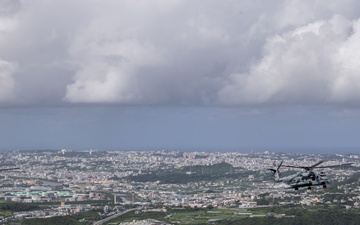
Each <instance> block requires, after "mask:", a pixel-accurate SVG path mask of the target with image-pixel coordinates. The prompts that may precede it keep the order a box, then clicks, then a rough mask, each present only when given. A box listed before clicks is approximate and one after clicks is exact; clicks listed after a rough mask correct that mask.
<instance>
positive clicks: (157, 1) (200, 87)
mask: <svg viewBox="0 0 360 225" xmlns="http://www.w3.org/2000/svg"><path fill="white" fill-rule="evenodd" d="M359 9H360V3H359V2H358V1H355V0H347V1H345V2H344V1H332V2H331V3H329V2H327V1H324V0H318V1H277V2H276V3H273V2H271V3H270V2H264V1H260V0H257V1H232V0H228V1H218V0H211V1H196V2H193V1H181V0H169V1H168V0H167V1H163V0H151V1H137V2H133V1H126V0H121V1H115V0H107V1H91V2H89V1H83V0H80V1H76V2H73V1H68V0H64V1H61V2H57V1H53V0H49V1H42V0H36V1H28V0H15V1H7V0H3V1H1V0H0V49H1V51H0V124H1V128H0V150H16V149H25V150H27V149H28V150H32V149H62V148H66V149H104V150H108V149H116V150H122V149H124V150H128V149H134V150H135V149H138V150H154V149H171V150H194V151H196V150H199V151H206V150H209V151H216V150H218V151H237V150H243V151H251V150H255V151H256V150H261V151H262V150H271V151H295V150H296V151H303V152H309V151H318V152H321V153H325V152H328V151H329V152H331V153H358V152H359V150H360V143H359V140H358V138H357V134H358V133H359V131H360V109H359V103H360V85H359V84H360V76H359V74H360V73H359V72H360V61H359V60H360V53H359V51H358V50H357V49H359V43H360V31H359V27H360V10H359Z"/></svg>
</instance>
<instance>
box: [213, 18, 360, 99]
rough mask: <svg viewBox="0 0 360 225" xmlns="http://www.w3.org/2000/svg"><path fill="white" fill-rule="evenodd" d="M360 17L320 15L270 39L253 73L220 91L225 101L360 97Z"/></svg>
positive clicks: (239, 75) (234, 79)
mask: <svg viewBox="0 0 360 225" xmlns="http://www.w3.org/2000/svg"><path fill="white" fill-rule="evenodd" d="M357 24H358V22H354V23H352V22H351V21H349V20H347V19H345V18H344V17H342V16H334V17H333V18H332V19H330V20H327V21H325V20H319V21H316V22H314V23H310V24H306V25H304V26H300V27H297V28H296V29H294V30H291V31H289V32H285V33H283V34H279V35H275V36H273V37H270V38H268V40H267V42H266V44H265V46H264V50H263V55H262V57H261V59H260V60H259V61H258V62H257V63H255V64H253V65H252V66H251V69H250V71H249V72H247V73H233V74H231V76H230V77H229V80H228V83H227V85H226V86H225V87H223V88H222V89H221V90H220V91H219V99H220V102H222V103H225V104H327V103H339V102H340V103H351V102H352V101H360V92H359V91H358V90H360V89H359V88H358V84H359V79H360V77H359V74H360V73H359V72H360V70H359V69H360V68H359V65H360V63H359V60H358V59H360V58H359V56H360V54H359V53H358V52H357V51H356V50H355V49H357V47H359V46H358V45H359V44H358V43H359V38H358V37H360V36H359V32H358V29H357V26H358V25H357Z"/></svg>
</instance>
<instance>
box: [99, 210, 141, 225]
mask: <svg viewBox="0 0 360 225" xmlns="http://www.w3.org/2000/svg"><path fill="white" fill-rule="evenodd" d="M136 209H138V208H134V209H128V210H126V211H124V212H119V213H116V214H114V215H112V216H109V217H106V218H105V219H103V220H99V221H96V222H94V223H93V225H99V224H103V223H105V222H107V221H109V220H112V219H114V218H116V217H118V216H121V215H124V214H126V213H128V212H131V211H134V210H136Z"/></svg>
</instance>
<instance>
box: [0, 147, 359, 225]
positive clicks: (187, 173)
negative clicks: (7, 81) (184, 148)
mask: <svg viewBox="0 0 360 225" xmlns="http://www.w3.org/2000/svg"><path fill="white" fill-rule="evenodd" d="M0 160H1V164H0V165H1V168H2V169H10V170H4V171H2V179H1V188H0V194H1V198H2V199H3V202H2V204H3V205H4V204H10V205H15V206H21V207H25V210H18V211H16V210H13V211H11V213H9V211H6V213H4V212H3V211H1V212H3V213H1V215H2V216H1V220H2V221H3V223H10V222H12V224H16V221H22V222H19V223H18V224H26V223H24V221H31V220H32V219H34V218H37V219H40V218H51V217H57V218H58V217H70V216H74V215H77V216H78V217H77V220H78V221H80V222H82V224H92V223H94V224H95V223H96V224H107V222H108V221H111V219H115V220H116V218H118V222H117V223H116V224H126V222H129V221H126V220H124V221H122V220H121V215H123V214H126V213H128V212H129V213H130V212H131V213H136V214H137V215H138V214H141V213H144V212H146V213H149V212H163V213H165V214H166V211H167V210H171V209H179V210H180V209H183V210H184V209H187V210H189V209H193V210H194V209H196V210H199V209H206V210H208V211H207V212H208V213H209V212H210V214H211V213H212V215H213V216H209V218H206V219H207V220H208V221H211V220H214V221H213V222H216V221H217V220H220V219H216V218H218V217H219V214H223V213H224V212H222V211H221V210H224V209H232V210H234V212H232V213H233V214H236V215H240V216H246V217H250V216H257V217H258V216H265V215H262V214H256V213H255V214H254V213H252V212H250V211H248V210H249V209H255V208H262V207H275V206H279V207H281V206H297V205H301V206H302V207H304V206H308V207H311V206H317V207H318V206H322V207H328V206H334V205H336V206H340V207H342V208H344V209H353V210H357V209H359V208H360V184H359V178H360V177H359V173H358V168H359V166H360V160H359V155H358V154H347V155H340V154H337V155H335V154H328V155H324V154H295V153H272V152H251V153H240V152H180V151H168V150H159V151H99V150H84V151H75V150H67V149H62V150H58V151H12V152H2V153H1V156H0ZM282 160H284V163H286V164H287V165H293V166H304V165H305V166H307V165H312V164H314V163H316V162H318V161H320V160H323V161H325V162H324V165H335V164H339V163H346V162H351V163H353V164H352V165H351V167H340V168H323V169H322V171H323V172H325V173H326V174H327V175H328V177H329V178H331V185H330V186H329V187H327V188H322V187H312V188H311V190H307V188H301V189H299V190H297V191H295V190H293V189H284V187H283V184H282V183H275V182H274V180H273V177H272V173H271V171H269V170H268V169H269V168H273V167H274V165H276V163H279V162H280V161H282ZM297 171H299V169H296V168H285V167H284V168H281V172H282V174H284V175H286V174H294V173H295V172H297ZM26 206H28V207H29V206H31V207H33V208H31V207H30V208H29V209H28V208H26ZM39 206H40V207H39ZM219 210H220V211H219ZM89 212H94V214H92V216H90V217H89V218H87V217H86V216H84V218H81V215H82V214H84V213H85V214H86V213H88V214H89ZM94 215H96V216H94ZM266 215H267V216H268V214H266ZM273 216H280V217H281V216H286V214H283V213H281V214H274V215H273ZM170 217H171V214H169V218H167V219H165V220H164V221H159V220H154V221H155V222H154V221H151V220H149V219H151V218H148V219H145V220H144V219H143V220H140V219H139V220H131V222H132V224H142V223H144V224H158V223H160V224H172V222H173V221H172V220H171V219H170ZM214 217H215V218H214ZM171 221H172V222H171ZM193 224H201V222H199V223H195V222H194V223H193Z"/></svg>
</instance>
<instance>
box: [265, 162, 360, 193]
mask: <svg viewBox="0 0 360 225" xmlns="http://www.w3.org/2000/svg"><path fill="white" fill-rule="evenodd" d="M283 162H284V160H282V161H281V162H280V164H279V165H278V166H276V164H275V163H274V166H275V167H276V169H269V170H270V171H272V172H273V173H274V181H275V182H283V183H284V185H285V186H284V188H294V189H295V190H299V188H300V187H307V189H308V190H311V187H312V186H322V187H323V188H326V187H327V185H329V184H330V180H329V179H328V177H327V176H326V174H325V173H324V172H317V171H314V169H315V168H333V167H342V166H350V165H352V164H353V163H343V164H338V165H330V166H319V165H320V164H322V163H324V161H319V162H317V163H315V164H313V165H311V166H289V165H282V164H283ZM281 166H283V167H290V168H300V169H303V171H299V172H297V173H295V174H292V175H289V176H285V177H281V173H280V167H281ZM304 170H305V171H304Z"/></svg>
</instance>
